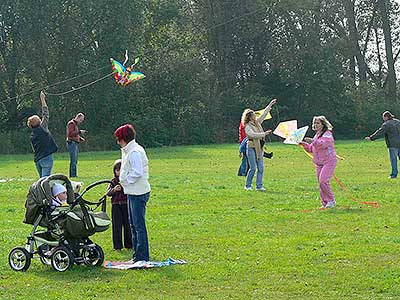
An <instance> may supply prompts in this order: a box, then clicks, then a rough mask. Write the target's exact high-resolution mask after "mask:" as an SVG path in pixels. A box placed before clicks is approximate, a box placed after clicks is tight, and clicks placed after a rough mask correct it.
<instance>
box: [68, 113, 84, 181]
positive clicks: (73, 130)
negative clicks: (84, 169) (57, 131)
mask: <svg viewBox="0 0 400 300" xmlns="http://www.w3.org/2000/svg"><path fill="white" fill-rule="evenodd" d="M84 120H85V115H84V114H83V113H78V114H77V115H76V116H75V118H73V119H72V120H70V121H69V122H68V124H67V150H68V152H69V159H70V162H69V177H76V176H78V173H77V164H78V153H79V143H80V142H84V141H85V139H84V138H83V137H82V136H81V134H85V133H86V130H79V128H78V125H79V124H81V123H82V122H83V121H84Z"/></svg>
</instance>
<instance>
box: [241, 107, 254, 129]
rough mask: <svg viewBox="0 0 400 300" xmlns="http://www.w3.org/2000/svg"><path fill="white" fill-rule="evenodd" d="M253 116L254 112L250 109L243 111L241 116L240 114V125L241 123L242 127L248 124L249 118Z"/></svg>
mask: <svg viewBox="0 0 400 300" xmlns="http://www.w3.org/2000/svg"><path fill="white" fill-rule="evenodd" d="M253 114H254V111H253V110H251V109H250V108H246V109H245V110H244V111H243V114H242V123H243V125H246V124H247V123H249V122H250V118H251V117H252V116H253Z"/></svg>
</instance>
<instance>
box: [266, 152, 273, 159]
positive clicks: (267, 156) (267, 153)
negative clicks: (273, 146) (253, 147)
mask: <svg viewBox="0 0 400 300" xmlns="http://www.w3.org/2000/svg"><path fill="white" fill-rule="evenodd" d="M273 156H274V152H264V157H266V158H269V159H271V158H272V157H273Z"/></svg>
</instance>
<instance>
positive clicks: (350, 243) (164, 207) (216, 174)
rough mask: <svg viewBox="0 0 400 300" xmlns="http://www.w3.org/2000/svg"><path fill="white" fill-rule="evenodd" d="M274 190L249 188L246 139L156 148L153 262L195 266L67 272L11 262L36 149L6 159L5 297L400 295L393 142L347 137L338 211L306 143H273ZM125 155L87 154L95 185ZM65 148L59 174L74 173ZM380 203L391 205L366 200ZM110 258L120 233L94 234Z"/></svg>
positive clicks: (0, 224)
mask: <svg viewBox="0 0 400 300" xmlns="http://www.w3.org/2000/svg"><path fill="white" fill-rule="evenodd" d="M270 149H271V150H272V151H274V153H275V156H274V158H273V159H272V160H265V163H266V170H265V177H264V183H265V186H266V188H267V190H268V191H267V192H266V193H257V192H255V191H253V192H245V191H243V186H244V178H243V177H238V176H236V173H237V168H238V165H239V162H240V161H239V158H238V153H237V146H236V145H212V146H188V147H170V148H160V149H148V156H149V159H150V175H151V185H152V195H151V198H150V202H149V205H148V210H147V222H148V231H149V238H150V252H151V257H152V259H154V260H163V259H166V258H167V257H169V256H171V257H174V258H177V259H185V260H186V261H187V262H188V264H187V265H183V266H172V267H167V268H159V269H152V270H128V271H117V270H108V269H104V268H102V267H98V268H94V267H93V268H92V267H85V266H74V267H73V269H72V270H70V271H67V272H65V273H57V272H56V271H54V270H52V269H51V268H50V267H46V266H43V265H42V264H41V263H40V262H39V261H37V260H34V261H33V262H32V265H31V267H30V269H29V270H28V271H27V272H14V271H11V269H10V268H9V266H8V262H7V259H8V252H9V250H10V249H11V248H12V247H14V246H17V245H23V244H24V242H25V238H26V236H27V235H28V234H29V232H30V229H31V226H29V225H26V224H23V223H22V219H23V215H24V201H25V196H26V193H27V191H28V188H29V186H30V184H31V183H32V182H34V181H35V180H36V179H37V178H36V176H37V175H36V171H35V168H34V165H33V162H32V157H31V155H15V156H0V179H5V178H13V179H14V180H13V181H9V182H7V183H0V208H1V209H0V273H1V275H0V298H1V299H36V298H40V299H43V298H47V299H95V298H96V299H400V276H399V274H400V267H399V265H400V264H399V263H400V259H399V246H400V235H399V233H400V230H399V212H398V211H399V209H400V204H399V202H400V197H399V179H397V180H389V179H387V176H388V174H389V161H388V157H387V152H386V148H385V146H384V143H383V142H382V141H380V142H374V143H366V142H361V141H351V142H338V143H337V151H338V153H339V154H340V155H342V156H343V157H345V160H343V161H341V162H340V163H339V164H338V167H337V172H336V174H337V176H338V178H339V179H340V180H341V181H342V182H343V184H344V185H345V186H346V188H347V190H348V193H345V192H343V191H341V190H340V188H339V186H338V185H337V184H336V183H335V182H332V186H333V189H334V192H335V194H336V197H337V202H338V207H337V208H335V209H331V210H328V211H319V210H317V208H318V207H319V205H320V203H319V200H318V187H317V182H316V178H315V173H314V167H313V164H312V162H311V160H310V159H309V158H308V157H307V156H306V155H305V154H304V153H303V151H302V150H301V149H300V148H297V147H294V146H288V145H282V144H277V143H276V144H275V143H274V144H272V145H270ZM119 155H120V153H119V152H118V151H115V152H97V153H81V155H80V157H79V158H80V162H79V175H80V176H81V177H80V180H82V181H84V183H85V184H86V185H88V184H90V183H92V182H94V181H96V180H99V179H109V178H111V176H112V165H113V161H114V160H115V159H117V158H119ZM67 170H68V158H67V155H66V154H63V153H60V154H57V155H56V162H55V169H54V171H55V172H59V173H66V172H67ZM352 197H354V198H356V199H357V200H359V201H378V202H379V204H380V208H378V209H377V208H371V207H360V205H359V204H358V203H357V202H354V201H353V200H352V199H351V198H352ZM93 239H94V240H95V241H96V242H97V243H98V244H100V245H101V246H102V247H103V249H104V252H105V254H106V259H107V260H127V259H130V257H131V253H130V252H128V251H122V252H114V251H112V242H111V230H108V231H106V232H103V233H100V234H97V235H95V236H93Z"/></svg>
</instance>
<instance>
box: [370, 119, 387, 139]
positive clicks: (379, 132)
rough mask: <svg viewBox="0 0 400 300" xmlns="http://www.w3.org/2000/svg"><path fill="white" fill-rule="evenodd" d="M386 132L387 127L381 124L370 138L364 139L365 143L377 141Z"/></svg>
mask: <svg viewBox="0 0 400 300" xmlns="http://www.w3.org/2000/svg"><path fill="white" fill-rule="evenodd" d="M386 131H387V126H386V124H385V123H383V124H382V126H381V127H379V128H378V130H377V131H375V132H374V133H373V134H371V135H370V136H367V137H365V140H367V141H373V140H376V139H378V138H379V137H381V136H382V135H384V134H385V133H386Z"/></svg>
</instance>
